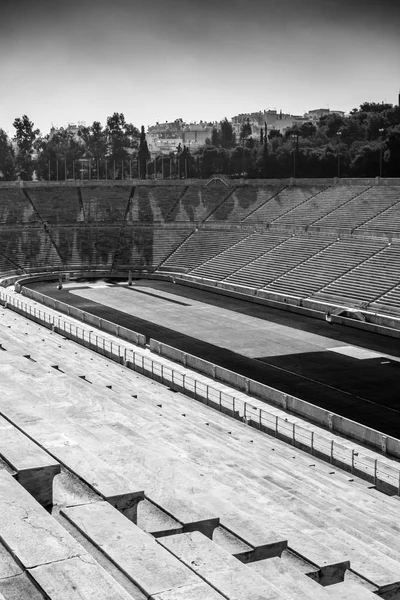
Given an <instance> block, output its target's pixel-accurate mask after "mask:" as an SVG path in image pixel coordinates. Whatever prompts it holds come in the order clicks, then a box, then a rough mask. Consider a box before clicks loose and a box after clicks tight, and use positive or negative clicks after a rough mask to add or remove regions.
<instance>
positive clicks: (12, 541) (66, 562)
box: [0, 469, 131, 600]
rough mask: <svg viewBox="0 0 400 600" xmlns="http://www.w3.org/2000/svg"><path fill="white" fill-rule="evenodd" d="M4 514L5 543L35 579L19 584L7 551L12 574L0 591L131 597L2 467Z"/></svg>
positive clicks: (26, 596)
mask: <svg viewBox="0 0 400 600" xmlns="http://www.w3.org/2000/svg"><path fill="white" fill-rule="evenodd" d="M0 515H1V518H0V537H1V540H2V542H3V543H4V544H5V546H6V548H10V549H12V554H13V556H14V557H15V558H16V559H17V560H18V565H21V567H22V568H23V569H24V571H27V572H28V573H29V576H30V579H27V578H24V579H23V580H22V581H14V577H18V579H21V576H22V569H21V567H18V566H17V565H15V563H14V564H13V562H12V558H11V555H10V554H7V551H4V549H3V550H2V551H1V553H0V556H1V554H3V557H4V560H5V567H6V568H5V569H4V570H5V572H6V576H4V575H3V574H2V573H1V571H2V570H3V569H1V570H0V590H3V591H4V593H5V594H7V596H5V598H18V599H19V600H30V599H34V598H36V597H37V598H39V597H40V598H43V597H44V596H43V595H42V594H39V591H40V592H43V594H46V596H45V597H46V598H50V599H51V600H59V599H61V598H62V599H63V600H77V599H78V597H80V598H89V597H90V596H89V593H90V594H91V597H96V599H99V600H109V599H110V598H115V600H129V598H131V596H130V595H129V594H128V593H127V592H126V591H125V590H124V589H123V588H122V587H121V586H120V585H119V584H118V583H117V582H116V581H115V580H114V579H113V578H112V577H111V576H110V575H108V573H107V572H106V571H105V570H104V569H103V568H102V567H100V565H99V564H98V563H97V562H96V561H95V560H94V559H93V558H92V557H91V556H90V555H89V554H88V553H87V552H86V550H85V549H84V548H83V546H81V545H80V544H78V542H76V541H75V539H74V538H73V537H72V536H71V535H70V534H69V533H68V532H67V531H66V530H65V529H64V528H63V527H62V526H61V525H60V524H59V523H58V522H57V521H56V520H55V519H54V518H53V517H52V516H51V515H50V514H49V513H48V512H47V511H46V510H45V509H44V508H43V507H42V506H41V505H40V504H39V503H38V502H36V500H34V499H33V497H32V496H31V495H30V494H29V493H28V492H27V491H26V490H25V489H24V488H23V487H22V486H21V485H19V483H17V482H16V481H15V480H14V479H13V477H12V476H11V475H10V474H9V473H7V472H6V471H5V470H4V469H0ZM3 548H4V547H3ZM3 557H2V558H3ZM14 565H15V566H14ZM10 571H11V573H13V575H11V576H10V575H9V573H10ZM7 572H8V573H7ZM7 575H8V576H7ZM32 580H33V581H34V582H35V584H36V590H35V586H34V585H31V584H30V582H31V581H32ZM78 590H79V592H78ZM0 593H1V592H0ZM78 593H79V596H78ZM8 594H10V595H8Z"/></svg>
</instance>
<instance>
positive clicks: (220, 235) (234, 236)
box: [163, 229, 248, 270]
mask: <svg viewBox="0 0 400 600" xmlns="http://www.w3.org/2000/svg"><path fill="white" fill-rule="evenodd" d="M247 236H248V232H246V231H235V230H231V231H222V230H218V229H211V230H209V229H200V230H198V231H196V232H195V233H193V234H192V235H191V236H190V237H188V239H187V240H186V241H185V242H184V243H183V244H182V245H181V246H180V247H179V248H178V249H177V250H176V251H175V252H174V253H173V254H172V255H171V256H170V257H169V258H168V259H167V260H166V261H165V263H164V264H163V267H168V268H170V269H171V270H174V268H178V269H179V268H181V269H182V268H184V269H187V270H189V269H194V268H195V267H197V266H199V265H201V264H202V263H204V262H206V261H207V260H210V259H211V258H213V257H214V256H217V254H219V253H220V252H223V251H224V250H227V249H228V248H229V247H231V246H233V245H234V244H237V243H238V242H240V241H241V240H243V239H244V238H246V237H247Z"/></svg>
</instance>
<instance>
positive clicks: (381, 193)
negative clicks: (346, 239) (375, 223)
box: [314, 186, 400, 229]
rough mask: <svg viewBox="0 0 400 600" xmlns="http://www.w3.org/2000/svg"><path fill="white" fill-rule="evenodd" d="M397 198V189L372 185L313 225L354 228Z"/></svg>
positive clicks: (383, 209)
mask: <svg viewBox="0 0 400 600" xmlns="http://www.w3.org/2000/svg"><path fill="white" fill-rule="evenodd" d="M398 200H400V196H399V192H398V190H396V189H393V188H390V187H388V188H386V187H377V186H374V187H372V188H370V189H369V190H367V191H366V192H364V193H363V194H360V195H359V196H356V198H354V199H353V200H350V202H347V203H346V204H345V205H344V206H341V207H340V208H338V209H336V210H334V211H333V212H331V213H329V215H326V216H325V217H322V219H319V220H318V221H315V222H314V225H315V226H317V227H319V226H321V227H337V228H346V229H355V228H356V227H360V226H361V225H362V223H365V222H368V221H370V219H372V218H373V217H374V216H375V215H376V214H377V213H380V212H383V211H385V210H386V209H388V208H389V207H390V206H392V205H393V204H394V203H395V202H397V201H398Z"/></svg>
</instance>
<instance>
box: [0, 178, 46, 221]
mask: <svg viewBox="0 0 400 600" xmlns="http://www.w3.org/2000/svg"><path fill="white" fill-rule="evenodd" d="M38 222H40V219H39V217H38V216H37V214H36V213H35V210H34V208H33V206H32V204H31V203H30V202H29V200H28V199H27V198H26V196H25V195H24V193H23V191H22V189H20V188H15V187H12V188H0V225H10V226H13V225H16V224H18V223H21V224H22V223H23V224H24V225H34V224H36V223H38Z"/></svg>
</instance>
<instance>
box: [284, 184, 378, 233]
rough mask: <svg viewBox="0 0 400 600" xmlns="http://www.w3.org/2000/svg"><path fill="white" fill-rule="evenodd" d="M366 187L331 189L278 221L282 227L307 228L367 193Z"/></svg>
mask: <svg viewBox="0 0 400 600" xmlns="http://www.w3.org/2000/svg"><path fill="white" fill-rule="evenodd" d="M366 189H367V187H366V186H344V185H343V186H342V185H338V186H336V187H330V188H328V189H327V190H325V191H323V192H321V193H320V194H317V195H316V196H313V197H312V198H310V199H309V200H307V201H306V202H303V203H302V204H300V205H299V206H297V207H295V208H293V210H289V211H287V212H286V213H285V214H284V215H282V216H281V217H278V218H277V219H276V221H275V222H276V223H277V224H280V225H297V226H299V225H301V226H307V225H310V224H311V223H315V222H316V221H318V219H320V218H321V217H323V216H325V215H327V214H328V213H330V212H331V211H333V210H335V209H337V208H338V207H339V206H342V204H345V203H346V202H348V201H349V200H351V198H354V197H355V196H357V195H358V194H361V193H362V192H365V190H366Z"/></svg>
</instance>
